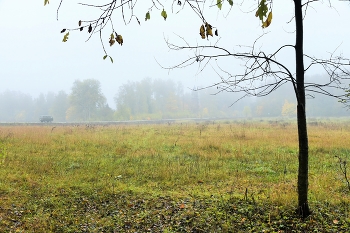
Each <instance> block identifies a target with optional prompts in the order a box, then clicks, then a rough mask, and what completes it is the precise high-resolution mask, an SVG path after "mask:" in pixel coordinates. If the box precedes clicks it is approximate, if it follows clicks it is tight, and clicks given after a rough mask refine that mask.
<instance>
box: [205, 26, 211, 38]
mask: <svg viewBox="0 0 350 233" xmlns="http://www.w3.org/2000/svg"><path fill="white" fill-rule="evenodd" d="M205 29H206V31H207V37H208V36H209V35H210V36H213V30H212V26H211V25H210V24H209V23H205Z"/></svg>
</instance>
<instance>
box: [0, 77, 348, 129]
mask: <svg viewBox="0 0 350 233" xmlns="http://www.w3.org/2000/svg"><path fill="white" fill-rule="evenodd" d="M196 89H197V87H193V88H192V89H189V88H186V89H185V88H184V86H183V84H182V83H181V82H174V81H173V80H163V79H155V80H153V79H150V78H145V79H143V80H141V81H137V82H131V81H129V82H127V83H125V84H123V85H122V86H120V87H119V89H118V90H117V93H116V95H115V97H114V102H115V106H114V108H115V109H112V108H110V107H109V106H108V104H107V101H106V97H105V96H104V95H103V93H102V91H101V84H100V82H99V81H98V80H96V79H86V80H82V81H81V80H76V81H75V82H74V83H73V86H72V88H71V92H70V93H69V94H67V93H66V92H64V91H59V92H58V93H53V92H48V93H47V94H43V93H41V94H40V95H39V96H38V97H36V98H33V97H32V96H30V95H28V94H25V93H21V92H18V91H4V92H2V93H0V122H38V119H39V116H40V115H52V116H53V117H54V121H55V122H75V121H115V120H157V119H170V118H210V117H222V118H234V117H247V118H250V117H291V116H295V114H296V103H295V100H293V99H289V98H288V97H289V96H292V94H290V93H288V92H289V91H290V90H289V88H288V87H286V88H281V89H280V90H279V91H276V92H274V93H272V94H271V95H269V96H267V97H263V98H254V97H252V98H244V99H242V100H240V101H238V102H237V103H234V102H235V101H236V100H237V99H238V98H239V97H240V96H237V95H235V94H232V93H227V92H225V93H219V94H215V93H216V89H210V88H207V89H204V90H200V91H197V90H196ZM307 101H308V102H309V103H308V105H307V106H308V116H309V117H337V116H348V115H349V112H348V111H347V110H346V109H345V108H344V107H343V105H342V104H341V103H339V102H338V101H337V100H335V99H332V98H330V97H325V96H317V95H315V96H309V99H308V100H307ZM233 103H234V104H233Z"/></svg>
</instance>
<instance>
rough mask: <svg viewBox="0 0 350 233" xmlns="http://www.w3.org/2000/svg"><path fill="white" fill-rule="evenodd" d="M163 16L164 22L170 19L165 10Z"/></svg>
mask: <svg viewBox="0 0 350 233" xmlns="http://www.w3.org/2000/svg"><path fill="white" fill-rule="evenodd" d="M161 16H163V18H164V20H166V18H168V15H167V13H166V11H165V10H164V9H163V11H162V13H161Z"/></svg>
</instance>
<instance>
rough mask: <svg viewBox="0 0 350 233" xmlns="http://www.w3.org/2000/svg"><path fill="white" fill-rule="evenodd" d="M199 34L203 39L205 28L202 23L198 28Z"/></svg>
mask: <svg viewBox="0 0 350 233" xmlns="http://www.w3.org/2000/svg"><path fill="white" fill-rule="evenodd" d="M199 35H201V37H202V39H205V29H204V25H202V26H201V27H200V29H199Z"/></svg>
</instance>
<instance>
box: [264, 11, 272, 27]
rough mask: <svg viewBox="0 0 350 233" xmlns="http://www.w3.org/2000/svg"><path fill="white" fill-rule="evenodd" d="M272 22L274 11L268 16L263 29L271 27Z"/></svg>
mask: <svg viewBox="0 0 350 233" xmlns="http://www.w3.org/2000/svg"><path fill="white" fill-rule="evenodd" d="M271 21H272V11H270V13H269V15H268V16H267V19H266V21H265V22H263V25H262V28H267V27H268V26H270V24H271Z"/></svg>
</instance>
